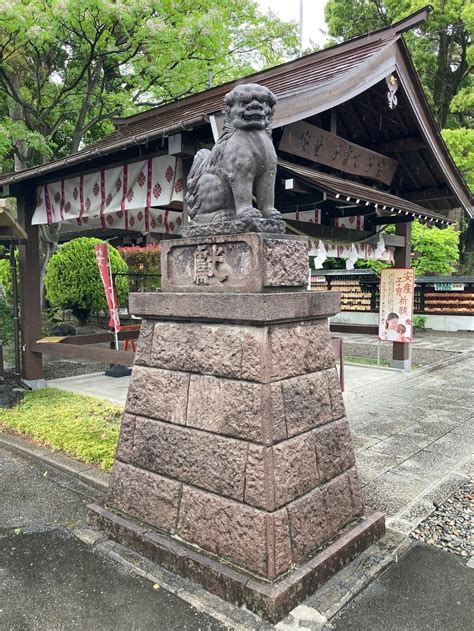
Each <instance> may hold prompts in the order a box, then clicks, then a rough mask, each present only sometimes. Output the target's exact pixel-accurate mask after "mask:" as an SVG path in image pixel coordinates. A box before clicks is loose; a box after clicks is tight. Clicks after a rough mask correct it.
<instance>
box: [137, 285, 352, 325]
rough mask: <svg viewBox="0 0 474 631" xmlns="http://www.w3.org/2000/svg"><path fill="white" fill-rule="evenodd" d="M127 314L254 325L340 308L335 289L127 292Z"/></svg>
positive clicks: (302, 318)
mask: <svg viewBox="0 0 474 631" xmlns="http://www.w3.org/2000/svg"><path fill="white" fill-rule="evenodd" d="M129 302H130V313H133V314H134V315H136V316H140V317H142V318H144V319H153V320H163V321H165V320H168V321H186V322H227V323H236V324H238V323H240V324H246V323H248V324H253V325H256V326H260V325H266V324H277V323H283V322H303V321H311V320H317V319H327V318H329V317H331V316H334V315H336V313H338V311H339V309H340V293H339V292H338V291H321V292H320V291H318V292H315V291H313V292H311V291H298V292H290V291H289V292H284V293H283V292H282V293H276V292H272V293H248V294H246V293H229V294H223V293H219V294H218V293H215V294H212V293H209V294H208V293H196V294H192V293H188V292H162V293H160V292H155V293H136V294H130V297H129Z"/></svg>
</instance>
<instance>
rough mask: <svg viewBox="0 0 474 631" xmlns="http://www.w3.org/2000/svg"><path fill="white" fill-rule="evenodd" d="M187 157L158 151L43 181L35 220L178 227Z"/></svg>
mask: <svg viewBox="0 0 474 631" xmlns="http://www.w3.org/2000/svg"><path fill="white" fill-rule="evenodd" d="M182 201H183V171H182V163H181V160H179V159H177V158H175V157H173V156H158V157H155V158H149V159H147V160H140V161H137V162H131V163H128V164H123V165H120V166H116V167H112V168H110V169H103V170H101V171H96V172H94V173H87V174H85V175H79V176H77V177H73V178H67V179H64V180H58V181H57V182H52V183H50V184H44V185H42V186H39V187H38V188H37V191H36V210H35V213H34V215H33V220H32V223H33V224H52V223H57V222H67V223H74V224H76V225H88V226H94V227H95V226H97V227H103V228H106V227H109V228H116V229H122V230H137V231H141V232H149V231H152V232H175V231H176V232H178V231H179V226H180V225H181V223H182V213H181V212H180V211H179V210H171V209H167V210H164V209H163V207H166V206H169V205H170V204H171V203H172V202H182Z"/></svg>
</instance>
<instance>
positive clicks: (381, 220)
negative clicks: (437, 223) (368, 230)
mask: <svg viewBox="0 0 474 631" xmlns="http://www.w3.org/2000/svg"><path fill="white" fill-rule="evenodd" d="M368 221H370V223H372V224H373V225H374V226H385V225H388V224H398V223H408V222H411V221H415V217H412V216H407V215H393V216H392V217H373V218H371V217H370V218H368Z"/></svg>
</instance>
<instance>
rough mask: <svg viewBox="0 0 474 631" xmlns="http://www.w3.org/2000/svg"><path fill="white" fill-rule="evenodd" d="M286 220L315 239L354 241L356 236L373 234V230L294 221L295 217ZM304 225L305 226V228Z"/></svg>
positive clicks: (362, 237)
mask: <svg viewBox="0 0 474 631" xmlns="http://www.w3.org/2000/svg"><path fill="white" fill-rule="evenodd" d="M285 221H286V223H287V224H288V225H289V226H294V227H295V228H296V229H297V230H301V231H302V232H304V233H305V234H307V235H308V236H309V237H310V238H315V239H335V240H337V241H346V242H347V243H352V242H353V241H354V238H355V237H356V236H357V239H358V240H360V239H365V238H366V237H367V238H368V237H371V236H372V233H371V232H363V231H361V230H358V231H355V230H350V229H349V228H336V227H335V226H324V225H321V224H315V223H307V222H304V223H303V222H301V221H294V220H293V219H286V220H285ZM302 225H303V226H304V227H303V228H302Z"/></svg>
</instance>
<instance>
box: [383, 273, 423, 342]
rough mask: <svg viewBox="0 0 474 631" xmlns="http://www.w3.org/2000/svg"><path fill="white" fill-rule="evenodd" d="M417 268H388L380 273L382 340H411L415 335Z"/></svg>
mask: <svg viewBox="0 0 474 631" xmlns="http://www.w3.org/2000/svg"><path fill="white" fill-rule="evenodd" d="M414 291H415V270H414V269H412V268H389V269H384V270H382V272H381V275H380V307H379V335H378V337H379V340H382V341H386V342H402V343H405V344H409V343H410V342H411V341H412V338H413V302H414Z"/></svg>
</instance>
